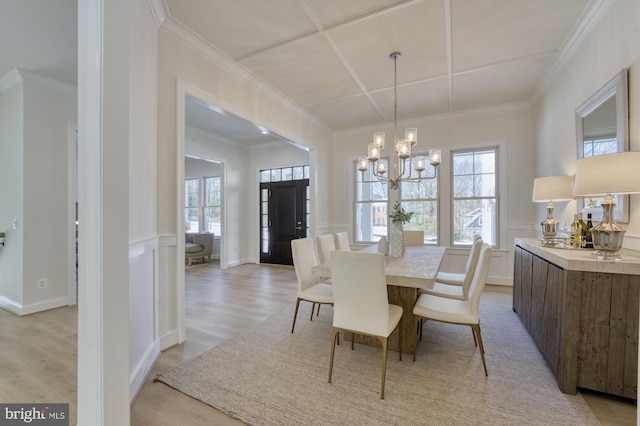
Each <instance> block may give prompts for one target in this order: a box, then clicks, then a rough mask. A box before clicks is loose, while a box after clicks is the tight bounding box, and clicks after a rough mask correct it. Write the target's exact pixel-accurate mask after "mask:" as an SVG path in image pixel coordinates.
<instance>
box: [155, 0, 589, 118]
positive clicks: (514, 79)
mask: <svg viewBox="0 0 640 426" xmlns="http://www.w3.org/2000/svg"><path fill="white" fill-rule="evenodd" d="M163 5H164V11H165V14H166V16H167V19H169V20H173V21H175V22H178V23H180V24H181V25H183V26H185V27H187V28H189V29H190V30H191V31H193V32H195V33H196V34H198V36H199V37H201V38H202V39H204V40H206V41H207V42H208V43H209V44H210V45H212V46H215V48H217V49H219V50H221V51H222V52H224V53H225V54H227V55H228V56H230V57H231V58H232V59H233V60H235V61H236V62H237V63H238V64H239V65H240V66H242V67H245V68H246V69H248V70H249V71H251V72H252V73H253V74H254V75H255V76H257V77H258V78H259V79H261V80H263V81H265V82H266V83H268V84H269V85H270V86H272V87H273V88H274V89H276V90H277V91H279V92H281V93H283V94H284V95H285V96H287V97H289V98H290V99H292V100H293V101H294V102H295V103H297V104H298V105H300V106H302V107H303V108H306V109H307V110H308V111H309V112H311V113H312V114H314V115H316V116H317V117H318V118H319V119H320V120H322V121H323V122H324V123H326V124H327V126H329V127H330V128H332V129H334V130H339V129H345V128H350V127H358V126H365V125H372V124H376V123H381V122H387V121H391V120H392V119H393V98H394V96H393V61H392V60H390V59H389V54H390V53H391V52H394V51H398V52H401V53H402V57H401V58H400V60H399V61H398V63H397V69H398V119H400V120H402V119H406V118H412V117H419V116H428V115H437V114H443V113H450V112H457V111H462V110H468V109H474V108H482V107H486V106H493V105H502V104H508V103H513V102H523V101H524V102H526V101H529V100H530V98H531V97H532V96H533V94H534V93H535V90H536V88H537V87H538V86H539V85H540V84H541V82H542V80H543V78H544V76H545V75H547V74H548V73H549V72H550V70H552V67H553V66H554V64H555V63H556V62H557V61H558V59H559V58H560V57H561V53H562V51H563V48H566V46H568V45H569V43H571V41H572V40H573V39H574V38H575V34H576V33H577V32H578V31H579V30H580V29H581V28H582V26H581V25H582V23H583V22H584V20H585V19H586V18H587V17H588V16H589V12H590V10H592V9H593V8H594V7H595V6H596V5H597V2H596V1H589V0H562V1H558V0H527V1H514V0H349V1H345V0H269V1H264V0H217V1H205V0H164V3H163Z"/></svg>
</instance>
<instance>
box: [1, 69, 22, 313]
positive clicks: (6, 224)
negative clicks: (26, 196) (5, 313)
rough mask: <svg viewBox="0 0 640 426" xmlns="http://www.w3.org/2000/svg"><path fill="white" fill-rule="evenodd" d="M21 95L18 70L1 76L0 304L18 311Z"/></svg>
mask: <svg viewBox="0 0 640 426" xmlns="http://www.w3.org/2000/svg"><path fill="white" fill-rule="evenodd" d="M22 105H23V97H22V78H21V77H20V74H19V73H18V71H17V70H14V71H13V72H11V73H10V74H7V75H5V76H4V77H2V78H0V200H2V201H1V202H0V232H5V233H6V238H5V246H0V306H2V307H4V308H6V309H9V310H11V311H13V312H19V311H20V309H21V306H22V274H23V269H24V268H23V246H24V241H23V233H22V229H21V228H20V229H13V220H14V219H18V220H19V221H20V222H22V215H23V202H22V200H23V196H22V195H23V192H22V186H23V169H24V167H23V154H22V152H23V143H22V141H23V133H22V129H23V126H22V122H23V106H22Z"/></svg>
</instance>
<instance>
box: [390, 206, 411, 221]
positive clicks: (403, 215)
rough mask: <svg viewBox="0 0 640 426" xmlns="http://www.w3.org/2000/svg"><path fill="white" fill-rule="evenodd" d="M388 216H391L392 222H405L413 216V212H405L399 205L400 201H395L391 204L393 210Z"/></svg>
mask: <svg viewBox="0 0 640 426" xmlns="http://www.w3.org/2000/svg"><path fill="white" fill-rule="evenodd" d="M389 217H390V218H391V220H392V221H393V223H406V222H409V221H410V220H411V218H412V217H413V212H408V213H407V212H406V211H405V210H404V209H403V208H402V206H401V205H400V202H399V201H396V203H395V204H394V205H393V211H392V212H391V214H390V215H389Z"/></svg>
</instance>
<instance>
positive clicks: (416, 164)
mask: <svg viewBox="0 0 640 426" xmlns="http://www.w3.org/2000/svg"><path fill="white" fill-rule="evenodd" d="M389 58H390V59H393V94H394V100H393V141H394V150H395V152H394V154H395V155H394V159H393V170H392V172H393V173H392V175H391V174H387V170H388V167H387V160H384V159H382V158H381V153H382V150H383V149H384V137H385V134H384V132H375V133H374V134H373V142H372V143H370V144H369V152H368V155H367V156H366V157H365V156H363V157H360V158H359V159H358V170H360V171H361V172H362V174H363V176H364V173H365V172H366V171H367V170H369V163H371V165H372V171H373V175H374V176H375V177H376V178H378V180H379V181H381V182H388V183H389V186H390V187H391V189H398V185H399V184H400V182H401V181H403V182H420V181H421V180H422V179H423V177H422V172H424V170H425V158H424V157H423V156H417V157H415V158H414V157H413V154H412V149H413V147H414V145H416V144H417V143H418V129H416V128H408V129H405V131H404V139H398V137H397V131H398V77H397V67H396V64H397V62H398V59H400V52H393V53H391V54H390V55H389ZM428 158H429V164H431V165H432V166H433V167H437V166H438V165H439V164H440V161H441V154H440V150H439V149H430V150H429V157H428ZM407 160H409V162H408V164H407ZM390 172H391V170H390ZM414 172H415V173H414Z"/></svg>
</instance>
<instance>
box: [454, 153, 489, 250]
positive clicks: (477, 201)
mask: <svg viewBox="0 0 640 426" xmlns="http://www.w3.org/2000/svg"><path fill="white" fill-rule="evenodd" d="M496 158H497V149H496V148H491V149H483V150H474V151H464V152H453V153H452V159H453V162H452V164H453V179H452V186H453V187H452V191H451V192H452V194H453V200H452V212H453V236H452V241H453V244H454V245H470V244H471V243H472V242H473V238H474V237H475V236H476V235H480V236H481V237H482V239H483V240H484V241H485V242H487V243H489V244H491V245H495V244H496V241H497V211H498V206H497V204H498V198H497V192H496V182H497V180H496V179H497V178H496Z"/></svg>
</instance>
